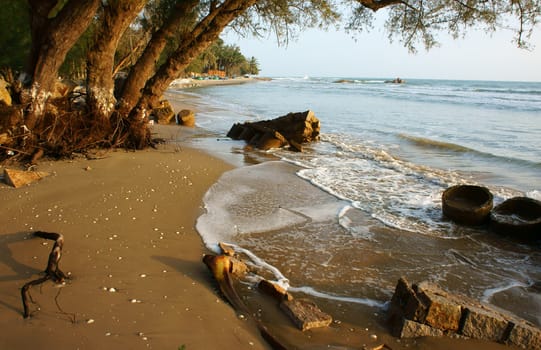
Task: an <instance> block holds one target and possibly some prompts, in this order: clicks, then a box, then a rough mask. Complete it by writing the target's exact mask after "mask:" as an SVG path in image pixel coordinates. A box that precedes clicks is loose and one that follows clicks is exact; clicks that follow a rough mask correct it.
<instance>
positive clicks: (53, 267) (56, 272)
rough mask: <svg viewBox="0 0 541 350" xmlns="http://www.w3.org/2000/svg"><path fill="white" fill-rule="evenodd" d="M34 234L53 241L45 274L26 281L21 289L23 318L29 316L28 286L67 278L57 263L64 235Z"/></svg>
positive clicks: (58, 282) (38, 232)
mask: <svg viewBox="0 0 541 350" xmlns="http://www.w3.org/2000/svg"><path fill="white" fill-rule="evenodd" d="M34 236H36V237H41V238H45V239H50V240H52V241H55V243H54V245H53V249H52V250H51V253H50V254H49V260H48V261H47V267H46V268H45V272H44V273H45V275H44V276H42V277H40V278H38V279H35V280H32V281H30V282H28V283H26V284H25V285H24V286H23V287H22V289H21V297H22V301H23V316H24V318H28V317H30V312H29V305H28V304H29V300H30V301H32V297H31V296H30V287H32V286H37V285H40V284H42V283H44V282H46V281H48V280H51V281H53V282H54V283H57V284H62V283H64V281H65V280H66V279H67V276H66V274H64V272H62V270H60V268H59V267H58V263H59V262H60V258H61V257H62V247H63V245H64V236H63V235H62V234H60V233H55V232H43V231H36V232H34Z"/></svg>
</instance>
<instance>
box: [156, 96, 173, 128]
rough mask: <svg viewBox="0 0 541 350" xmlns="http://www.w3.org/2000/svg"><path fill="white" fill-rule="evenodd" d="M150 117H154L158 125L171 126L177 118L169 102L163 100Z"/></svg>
mask: <svg viewBox="0 0 541 350" xmlns="http://www.w3.org/2000/svg"><path fill="white" fill-rule="evenodd" d="M150 116H151V117H153V118H154V121H155V122H156V123H158V124H169V123H170V122H171V120H172V119H173V117H174V116H175V112H174V111H173V107H171V104H170V103H169V101H167V100H163V101H160V107H157V108H154V109H153V110H152V113H150Z"/></svg>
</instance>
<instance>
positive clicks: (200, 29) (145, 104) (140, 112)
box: [130, 0, 257, 122]
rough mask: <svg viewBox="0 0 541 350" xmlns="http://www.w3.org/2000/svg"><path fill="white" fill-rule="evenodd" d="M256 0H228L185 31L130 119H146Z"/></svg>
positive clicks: (146, 89)
mask: <svg viewBox="0 0 541 350" xmlns="http://www.w3.org/2000/svg"><path fill="white" fill-rule="evenodd" d="M256 2H257V0H226V1H225V2H224V3H222V4H221V5H220V6H219V7H216V8H211V11H210V13H209V15H208V16H207V17H206V18H204V19H203V20H202V21H201V22H199V24H198V25H197V26H196V27H195V28H194V30H192V31H191V32H190V33H188V34H186V35H185V36H184V38H183V40H182V42H181V44H180V46H179V47H178V48H177V50H176V51H175V52H174V53H173V54H172V55H171V56H170V57H169V58H168V59H167V61H166V62H165V63H164V64H163V65H162V66H161V67H160V68H159V69H158V71H157V72H156V74H154V76H153V77H152V78H151V79H150V80H148V81H147V83H146V85H145V87H144V89H143V95H142V96H141V98H140V99H139V101H138V103H137V107H136V108H135V109H133V110H132V113H131V115H130V119H131V121H132V122H133V121H138V120H143V119H144V118H145V117H147V116H148V113H149V112H150V111H151V110H152V109H153V108H155V107H156V106H157V105H158V103H159V99H160V97H161V96H162V95H163V93H164V92H165V90H166V89H167V88H168V87H169V84H171V82H172V81H173V80H175V79H177V78H178V77H179V75H180V73H182V71H183V70H184V68H186V67H187V66H188V65H189V64H190V63H191V62H192V61H193V59H195V58H196V57H197V56H198V55H199V54H200V53H201V52H203V51H204V50H205V49H206V48H207V47H209V46H210V45H211V44H212V43H213V42H214V41H215V40H216V39H218V37H219V36H220V34H221V32H222V31H223V29H224V28H225V27H226V26H227V25H228V24H229V23H231V21H233V20H234V19H235V18H237V17H238V16H239V15H240V14H241V13H242V12H244V11H246V10H247V9H248V8H249V7H250V6H252V5H253V4H255V3H256Z"/></svg>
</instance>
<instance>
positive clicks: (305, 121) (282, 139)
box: [227, 110, 320, 152]
mask: <svg viewBox="0 0 541 350" xmlns="http://www.w3.org/2000/svg"><path fill="white" fill-rule="evenodd" d="M319 130H320V124H319V119H317V118H316V116H315V115H314V112H312V111H310V110H308V111H306V112H298V113H289V114H287V115H285V116H282V117H278V118H276V119H272V120H263V121H259V122H254V123H249V122H246V123H243V124H240V123H236V124H234V125H233V126H232V127H231V129H230V130H229V132H228V133H227V137H230V138H232V139H233V140H244V141H246V142H248V144H250V145H252V146H255V147H256V148H259V149H262V150H269V149H271V148H282V147H287V146H289V149H290V150H293V151H297V152H302V144H303V143H307V142H312V141H317V140H319Z"/></svg>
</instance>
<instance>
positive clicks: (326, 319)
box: [280, 299, 332, 331]
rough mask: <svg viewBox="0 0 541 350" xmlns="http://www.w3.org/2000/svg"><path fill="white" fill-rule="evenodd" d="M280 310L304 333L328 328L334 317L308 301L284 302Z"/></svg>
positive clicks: (294, 300)
mask: <svg viewBox="0 0 541 350" xmlns="http://www.w3.org/2000/svg"><path fill="white" fill-rule="evenodd" d="M280 308H281V309H282V310H284V312H285V313H286V314H287V315H288V316H289V317H290V318H291V319H292V320H293V322H294V323H295V325H296V326H297V327H298V328H299V329H300V330H302V331H306V330H308V329H312V328H319V327H327V326H328V325H330V324H331V322H332V317H331V316H330V315H328V314H326V313H324V312H323V311H321V310H320V309H319V308H318V307H317V305H316V304H315V303H314V302H312V301H310V300H306V299H293V300H284V301H282V302H281V303H280Z"/></svg>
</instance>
